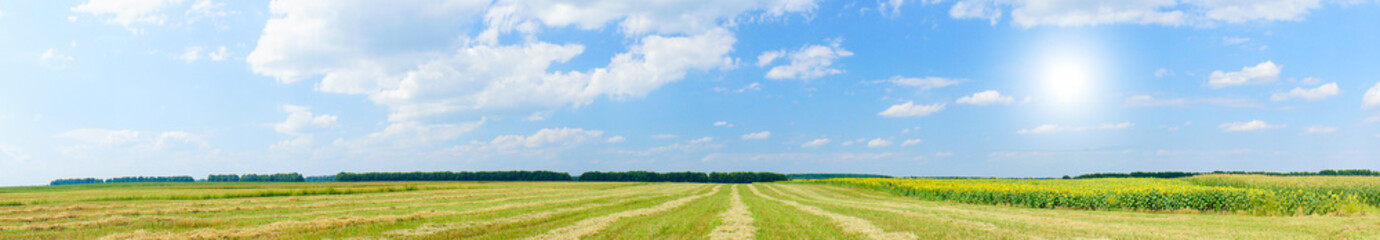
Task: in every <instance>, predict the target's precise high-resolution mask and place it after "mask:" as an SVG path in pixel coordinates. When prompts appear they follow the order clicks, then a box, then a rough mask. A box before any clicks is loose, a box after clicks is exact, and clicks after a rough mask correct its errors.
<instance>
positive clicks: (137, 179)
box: [105, 176, 196, 183]
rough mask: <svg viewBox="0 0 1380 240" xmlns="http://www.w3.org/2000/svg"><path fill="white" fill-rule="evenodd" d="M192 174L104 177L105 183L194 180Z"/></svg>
mask: <svg viewBox="0 0 1380 240" xmlns="http://www.w3.org/2000/svg"><path fill="white" fill-rule="evenodd" d="M195 181H196V179H194V178H192V176H167V177H145V176H135V177H117V178H111V179H106V180H105V183H132V182H195Z"/></svg>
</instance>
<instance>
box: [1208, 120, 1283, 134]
mask: <svg viewBox="0 0 1380 240" xmlns="http://www.w3.org/2000/svg"><path fill="white" fill-rule="evenodd" d="M1217 127H1218V128H1221V129H1222V131H1223V132H1245V131H1260V130H1269V129H1277V128H1285V127H1288V125H1284V124H1280V125H1272V124H1269V123H1266V122H1265V121H1261V120H1254V121H1250V122H1229V123H1223V124H1222V125H1218V126H1217Z"/></svg>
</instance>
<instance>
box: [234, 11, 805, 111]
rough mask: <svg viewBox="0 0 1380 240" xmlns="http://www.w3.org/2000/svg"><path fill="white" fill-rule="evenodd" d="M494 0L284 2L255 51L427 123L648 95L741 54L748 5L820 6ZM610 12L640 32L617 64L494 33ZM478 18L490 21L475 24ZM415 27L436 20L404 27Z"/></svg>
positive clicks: (260, 68)
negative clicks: (561, 66) (586, 63)
mask: <svg viewBox="0 0 1380 240" xmlns="http://www.w3.org/2000/svg"><path fill="white" fill-rule="evenodd" d="M488 3H489V2H488V1H475V2H470V3H465V2H455V3H452V4H391V3H383V2H340V1H325V2H275V3H274V4H272V5H271V6H270V11H271V12H272V13H273V17H272V18H270V19H269V20H268V23H267V25H266V26H265V27H264V30H263V34H262V35H261V36H260V40H259V44H258V45H257V47H256V48H255V49H254V50H253V51H252V52H251V53H250V54H249V55H248V57H247V59H246V60H247V61H248V62H249V63H250V67H251V69H252V70H253V71H254V72H255V73H256V74H260V75H264V76H270V77H274V78H276V79H278V80H279V81H280V82H283V83H293V82H297V81H302V80H306V79H313V78H316V77H319V79H320V82H319V83H318V84H317V86H318V87H317V90H319V91H322V92H328V93H342V94H361V95H367V96H368V98H369V99H370V100H371V101H373V102H374V103H376V104H379V105H382V106H385V107H387V108H388V109H389V110H390V111H391V113H390V114H389V118H388V120H389V121H390V122H394V123H402V122H417V123H422V124H425V123H426V121H424V119H432V118H428V117H430V116H436V115H449V114H456V113H460V112H469V111H483V110H494V109H509V108H552V107H561V106H575V107H578V106H581V105H585V104H589V103H591V102H593V101H594V100H596V99H598V98H603V97H607V98H609V99H613V100H625V99H631V98H641V97H644V96H645V95H646V94H648V93H650V92H652V91H653V90H655V89H657V88H659V87H661V86H663V85H665V84H667V83H670V82H675V81H679V80H681V79H683V78H684V76H685V75H686V74H687V73H689V72H692V71H708V70H715V69H730V68H732V67H733V66H734V65H736V62H735V60H733V59H732V58H731V57H730V56H729V55H728V53H729V52H730V51H732V49H733V44H734V43H735V42H736V41H737V40H736V38H735V37H734V36H733V34H732V32H730V31H728V30H727V29H725V28H724V27H722V26H721V25H720V24H721V23H722V24H728V23H730V22H733V21H734V20H735V19H737V17H739V16H746V15H747V13H748V12H754V13H755V14H756V15H754V16H768V17H771V16H782V15H784V14H786V13H793V12H808V11H811V10H813V2H799V1H795V2H737V1H721V2H706V1H684V2H675V3H672V2H656V3H647V4H635V5H626V4H623V3H621V2H615V1H579V2H563V1H500V2H497V3H494V5H493V6H492V7H489V6H488ZM613 5H618V6H623V7H609V6H613ZM553 6H554V7H553ZM695 6H718V7H717V8H702V7H695ZM695 9H715V10H714V11H706V12H700V11H696V10H695ZM477 19H482V21H483V24H477V22H476V21H477ZM358 22H371V23H376V24H368V25H359V24H355V23H358ZM607 22H617V23H618V24H619V28H620V30H622V31H623V32H624V33H625V34H626V35H627V37H629V38H634V39H636V40H633V41H628V42H629V44H630V46H627V49H628V51H627V52H623V53H618V54H615V55H614V56H613V57H612V58H611V59H610V61H609V64H608V65H606V66H603V67H598V68H593V69H587V70H575V71H551V70H550V67H551V66H552V65H553V64H558V63H563V62H566V61H569V60H570V59H572V58H574V57H576V56H578V55H580V54H582V53H583V52H584V50H585V48H584V46H583V45H580V44H578V43H563V44H553V43H547V42H543V41H541V40H540V39H537V38H536V37H535V35H532V36H529V38H527V39H528V40H527V41H522V42H521V43H516V44H514V45H501V44H498V42H497V41H495V40H493V39H492V37H495V36H496V34H498V35H501V34H505V33H508V32H513V31H516V32H521V33H530V32H531V31H536V30H539V29H540V28H541V27H566V26H576V27H579V28H581V29H598V28H602V27H603V26H605V23H607ZM474 26H486V27H487V29H485V30H484V31H483V33H481V34H480V35H478V36H468V35H466V34H467V33H468V32H471V31H472V30H471V29H468V28H471V27H474ZM417 27H425V28H427V29H438V30H437V31H425V32H419V33H417V34H412V33H411V32H407V31H405V29H412V28H417ZM423 33H424V34H423ZM486 34H487V35H486ZM656 34H670V35H674V36H662V35H656ZM457 39H458V44H457ZM398 45H406V46H408V47H407V48H398V47H395V46H398Z"/></svg>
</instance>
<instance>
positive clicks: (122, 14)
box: [71, 0, 182, 34]
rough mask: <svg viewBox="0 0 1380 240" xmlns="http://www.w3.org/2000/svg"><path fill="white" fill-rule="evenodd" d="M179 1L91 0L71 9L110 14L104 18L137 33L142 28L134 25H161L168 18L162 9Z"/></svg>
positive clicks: (79, 11) (95, 13)
mask: <svg viewBox="0 0 1380 240" xmlns="http://www.w3.org/2000/svg"><path fill="white" fill-rule="evenodd" d="M180 3H182V0H91V1H88V2H86V3H84V4H82V5H78V6H76V7H72V9H71V11H72V12H76V13H88V14H91V15H95V16H98V17H99V16H103V15H110V17H108V18H106V19H105V21H106V22H108V23H114V24H119V25H120V26H123V27H125V29H127V30H129V31H130V32H134V33H136V34H138V33H141V32H142V30H140V29H139V28H137V27H135V25H137V24H154V25H163V22H164V20H166V19H167V18H168V17H167V16H166V15H164V14H163V13H162V11H163V9H166V8H168V7H172V6H174V5H177V4H180Z"/></svg>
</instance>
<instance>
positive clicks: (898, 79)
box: [887, 76, 965, 90]
mask: <svg viewBox="0 0 1380 240" xmlns="http://www.w3.org/2000/svg"><path fill="white" fill-rule="evenodd" d="M887 81H888V82H891V83H892V84H896V85H897V86H907V87H917V88H920V90H930V89H935V88H942V87H947V86H952V85H958V84H959V83H962V82H963V81H965V80H964V79H949V78H942V77H902V76H893V77H891V79H890V80H887Z"/></svg>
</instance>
